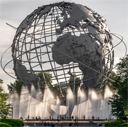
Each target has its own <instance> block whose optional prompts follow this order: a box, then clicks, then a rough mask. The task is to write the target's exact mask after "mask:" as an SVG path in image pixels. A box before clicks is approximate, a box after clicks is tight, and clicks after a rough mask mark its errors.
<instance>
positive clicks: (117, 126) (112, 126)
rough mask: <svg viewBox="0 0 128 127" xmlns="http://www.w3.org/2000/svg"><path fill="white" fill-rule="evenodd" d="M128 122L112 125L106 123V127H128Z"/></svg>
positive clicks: (112, 123) (113, 123)
mask: <svg viewBox="0 0 128 127" xmlns="http://www.w3.org/2000/svg"><path fill="white" fill-rule="evenodd" d="M127 125H128V122H123V121H118V122H111V123H106V124H105V126H106V127H107V126H109V127H119V126H121V127H122V126H123V127H124V126H127Z"/></svg>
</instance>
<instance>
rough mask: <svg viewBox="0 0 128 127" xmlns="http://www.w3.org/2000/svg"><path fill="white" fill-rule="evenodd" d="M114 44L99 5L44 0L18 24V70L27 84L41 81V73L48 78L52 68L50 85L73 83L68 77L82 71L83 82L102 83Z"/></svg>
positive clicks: (15, 56) (94, 85)
mask: <svg viewBox="0 0 128 127" xmlns="http://www.w3.org/2000/svg"><path fill="white" fill-rule="evenodd" d="M113 47H114V46H113V43H112V36H111V34H110V32H109V29H108V27H107V25H106V23H105V20H104V19H103V17H101V16H100V15H99V14H98V13H96V12H95V11H93V10H91V9H89V8H88V7H86V6H82V5H79V4H75V3H67V2H60V3H55V4H50V5H45V6H41V7H38V8H37V9H36V10H34V11H33V12H32V13H31V14H29V15H28V16H27V17H26V18H25V19H24V20H23V21H22V23H21V24H20V26H19V27H18V28H17V31H16V35H15V37H14V40H13V44H12V57H13V63H14V71H15V74H16V77H17V79H18V80H19V81H21V82H22V83H23V84H25V85H27V86H28V88H30V86H31V84H34V85H35V86H36V85H37V84H38V81H39V78H38V77H37V76H36V75H35V74H36V73H38V72H41V73H43V76H44V79H45V80H47V79H46V77H45V75H44V73H45V72H49V73H50V74H52V84H51V86H53V85H55V84H58V85H59V86H61V85H62V84H64V86H66V85H67V86H68V85H71V84H72V83H69V79H70V78H72V79H73V80H74V78H73V77H74V76H77V77H80V78H81V77H83V78H82V79H81V80H82V82H83V83H81V85H80V86H82V85H83V86H84V87H85V88H95V89H100V88H101V87H102V86H103V82H104V81H105V80H106V79H109V78H108V76H109V74H110V73H111V71H112V69H113V64H114V48H113ZM3 69H5V67H4V68H3ZM99 77H100V78H99ZM99 79H100V80H99ZM109 80H110V79H109ZM45 83H46V82H45ZM97 84H100V85H99V86H98V87H97ZM74 88H75V81H73V87H72V90H74Z"/></svg>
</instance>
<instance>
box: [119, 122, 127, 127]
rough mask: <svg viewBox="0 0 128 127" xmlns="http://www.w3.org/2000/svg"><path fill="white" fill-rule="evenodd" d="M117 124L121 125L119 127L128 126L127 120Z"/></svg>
mask: <svg viewBox="0 0 128 127" xmlns="http://www.w3.org/2000/svg"><path fill="white" fill-rule="evenodd" d="M118 126H121V127H128V122H123V123H121V124H118Z"/></svg>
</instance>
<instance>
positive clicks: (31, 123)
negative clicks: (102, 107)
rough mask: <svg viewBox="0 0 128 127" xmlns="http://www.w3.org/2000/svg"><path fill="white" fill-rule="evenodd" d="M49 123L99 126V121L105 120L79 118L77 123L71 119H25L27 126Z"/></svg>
mask: <svg viewBox="0 0 128 127" xmlns="http://www.w3.org/2000/svg"><path fill="white" fill-rule="evenodd" d="M45 122H46V123H47V124H48V123H49V124H50V125H51V123H53V124H55V125H56V127H57V126H59V127H60V126H61V125H62V124H63V126H64V127H66V126H69V124H70V123H72V126H76V125H79V126H86V127H87V126H97V123H104V121H103V120H102V121H100V120H99V121H97V120H96V121H95V120H94V121H92V120H91V122H90V121H87V120H81V121H79V120H78V122H77V123H78V124H76V123H75V121H71V120H63V121H59V122H58V121H57V120H42V121H24V124H25V126H43V125H44V123H45Z"/></svg>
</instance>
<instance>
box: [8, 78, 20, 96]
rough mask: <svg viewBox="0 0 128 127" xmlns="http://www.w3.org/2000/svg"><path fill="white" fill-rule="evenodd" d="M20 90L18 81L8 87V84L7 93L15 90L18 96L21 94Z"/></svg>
mask: <svg viewBox="0 0 128 127" xmlns="http://www.w3.org/2000/svg"><path fill="white" fill-rule="evenodd" d="M21 88H22V85H21V83H20V81H18V80H16V81H15V82H14V83H10V85H9V84H8V90H9V92H10V93H11V92H12V91H13V90H16V92H17V93H18V95H19V96H20V94H21Z"/></svg>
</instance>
